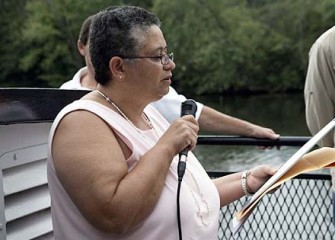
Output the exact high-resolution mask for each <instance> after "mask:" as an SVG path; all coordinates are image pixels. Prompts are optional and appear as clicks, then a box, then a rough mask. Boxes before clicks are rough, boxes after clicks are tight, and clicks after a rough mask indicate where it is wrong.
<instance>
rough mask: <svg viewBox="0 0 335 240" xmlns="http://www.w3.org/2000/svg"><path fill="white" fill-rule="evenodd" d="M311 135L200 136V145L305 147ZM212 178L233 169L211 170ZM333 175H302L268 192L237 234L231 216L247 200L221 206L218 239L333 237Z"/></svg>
mask: <svg viewBox="0 0 335 240" xmlns="http://www.w3.org/2000/svg"><path fill="white" fill-rule="evenodd" d="M309 139H310V137H301V136H283V137H280V138H279V139H278V140H269V139H254V138H246V137H239V136H217V135H211V136H209V135H201V136H199V138H198V144H199V145H241V146H251V145H254V146H292V147H296V146H303V145H304V144H305V143H306V142H307V141H308V140H309ZM207 173H208V174H209V176H210V177H211V178H217V177H221V176H224V175H227V174H231V173H232V172H222V171H208V172H207ZM331 192H332V191H331V176H330V175H329V174H318V173H307V174H300V175H298V176H296V177H295V178H293V179H291V180H289V181H287V182H285V183H284V184H283V185H282V186H281V187H280V189H279V190H277V191H276V192H275V193H273V194H268V195H265V196H264V197H263V198H262V200H261V201H260V203H259V204H258V205H257V207H256V208H255V209H254V211H253V212H252V214H251V215H250V217H249V218H248V219H247V221H246V222H245V224H244V225H243V227H242V228H241V230H240V231H239V232H237V233H236V234H235V235H234V234H233V231H232V219H233V217H234V215H235V214H236V212H237V211H238V210H240V209H241V208H242V206H243V205H244V204H245V203H246V202H247V201H248V197H243V198H241V199H239V200H237V201H235V202H233V203H231V204H229V205H228V206H225V207H223V208H221V214H220V220H219V222H220V225H219V231H218V239H248V240H249V239H255V240H260V239H264V240H268V239H276V240H281V239H282V240H287V239H329V240H330V239H333V238H334V237H335V231H334V225H333V223H332V218H333V216H332V194H331Z"/></svg>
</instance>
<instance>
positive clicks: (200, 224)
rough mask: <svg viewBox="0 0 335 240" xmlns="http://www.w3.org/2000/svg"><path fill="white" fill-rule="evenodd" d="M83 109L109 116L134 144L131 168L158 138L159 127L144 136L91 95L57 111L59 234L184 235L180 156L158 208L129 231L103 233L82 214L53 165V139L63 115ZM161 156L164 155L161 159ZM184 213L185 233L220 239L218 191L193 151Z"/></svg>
mask: <svg viewBox="0 0 335 240" xmlns="http://www.w3.org/2000/svg"><path fill="white" fill-rule="evenodd" d="M78 109H82V110H87V111H90V112H93V113H95V114H96V115H97V116H99V117H101V118H102V119H103V120H105V121H106V122H107V123H108V124H109V125H110V126H111V127H112V128H113V129H114V130H115V132H116V134H117V135H118V136H120V138H121V139H123V141H124V142H125V143H126V144H127V146H128V147H129V148H130V149H131V150H132V153H133V154H132V155H131V156H130V158H129V159H127V160H126V161H127V164H128V171H131V169H132V168H133V167H134V166H135V165H136V163H137V162H138V161H139V160H140V158H141V156H142V155H143V154H144V153H145V152H146V151H148V150H149V149H150V148H151V147H152V146H153V145H154V143H155V142H156V141H157V139H156V138H157V137H155V135H154V134H152V131H153V130H148V131H143V134H144V135H145V137H146V138H148V139H149V138H150V140H148V139H143V138H144V136H143V135H142V134H140V133H139V132H138V131H137V130H136V129H134V127H133V126H131V125H130V124H129V122H127V121H126V120H125V119H124V118H123V117H121V116H120V115H119V114H118V113H116V112H114V111H112V110H111V109H109V108H107V107H106V106H104V105H102V104H99V103H97V102H94V101H90V100H78V101H75V102H73V103H72V104H70V105H68V106H67V107H65V108H64V109H63V110H62V111H61V112H60V113H59V114H58V116H57V117H56V119H55V121H54V123H53V125H52V128H51V131H50V136H49V148H48V165H47V170H48V182H49V190H50V195H51V213H52V221H53V229H54V237H55V240H67V239H71V240H85V239H87V240H100V239H117V240H125V239H127V240H139V239H144V240H157V239H171V240H176V239H178V225H177V206H176V205H177V204H176V196H177V186H178V177H177V164H178V156H176V157H174V159H173V161H172V163H171V166H170V170H169V173H168V175H167V178H166V181H165V185H164V188H163V191H162V193H161V196H160V199H159V201H158V202H157V205H156V207H155V208H154V210H153V212H152V213H151V214H150V215H149V216H148V218H147V219H146V220H144V221H143V223H142V224H140V226H139V227H138V228H137V229H135V230H133V231H132V232H128V233H126V234H120V235H118V234H107V233H103V232H101V231H99V230H97V229H96V228H94V227H93V226H92V225H90V224H89V223H88V222H87V221H86V219H85V218H84V217H83V216H82V215H81V213H80V212H79V210H78V209H77V207H76V206H75V205H74V203H73V202H72V201H71V199H70V197H69V195H68V194H67V193H66V191H65V189H64V188H63V186H62V185H61V183H60V181H59V179H58V177H57V175H56V172H55V169H54V165H53V159H52V155H51V145H52V140H53V135H54V132H55V129H56V128H57V125H58V123H59V122H60V120H61V119H62V118H63V117H64V116H65V115H66V114H67V113H69V112H72V111H75V110H78ZM145 113H146V115H147V116H148V117H149V119H150V120H151V122H152V124H153V127H154V129H155V130H156V132H157V133H158V135H159V136H161V135H162V134H163V132H164V131H165V130H166V129H167V128H168V126H169V124H168V122H167V121H166V120H165V119H164V118H163V117H162V116H161V115H160V114H159V113H158V112H157V111H156V110H155V109H154V108H153V107H151V106H150V105H149V106H147V107H146V109H145ZM157 160H158V161H159V159H157ZM181 185H182V187H181V193H180V214H181V225H182V233H183V239H185V240H188V239H201V240H203V239H206V240H211V239H213V240H214V239H217V232H218V227H219V223H218V217H219V210H220V200H219V194H218V191H217V189H216V187H215V185H214V183H213V182H212V180H211V179H210V178H209V177H208V175H207V173H206V171H205V170H204V169H203V167H202V166H201V164H200V163H199V162H198V160H197V159H196V157H195V156H194V155H193V154H192V152H189V154H188V160H187V166H186V172H185V175H184V178H183V181H182V183H181Z"/></svg>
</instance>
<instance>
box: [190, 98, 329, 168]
mask: <svg viewBox="0 0 335 240" xmlns="http://www.w3.org/2000/svg"><path fill="white" fill-rule="evenodd" d="M197 100H198V101H201V102H202V103H204V104H206V105H208V106H211V107H214V108H216V109H218V110H220V111H222V112H224V113H226V114H229V115H231V116H234V117H238V118H241V119H244V120H247V121H250V122H253V123H256V124H259V125H262V126H266V127H270V128H272V129H274V130H275V131H276V132H277V133H279V134H281V135H282V136H310V133H309V131H308V128H307V126H306V122H305V113H304V108H305V105H304V101H303V95H302V94H284V95H257V96H235V97H231V96H221V97H203V98H201V99H197ZM200 134H206V133H204V132H201V133H200ZM211 134H212V133H211ZM298 149H299V148H298V147H287V146H282V147H281V148H280V150H278V149H276V148H273V149H266V150H261V149H259V148H257V147H256V146H208V145H204V146H201V145H198V146H197V147H196V149H195V150H194V153H195V154H196V155H197V157H198V159H199V161H200V162H201V163H202V164H203V166H204V167H205V169H206V170H222V171H240V170H244V169H248V168H251V167H253V166H256V165H259V164H270V165H272V166H280V165H282V164H283V163H284V162H285V161H287V160H288V159H289V158H290V157H291V156H292V155H293V154H294V153H295V152H296V151H297V150H298ZM320 172H328V171H327V170H324V171H320Z"/></svg>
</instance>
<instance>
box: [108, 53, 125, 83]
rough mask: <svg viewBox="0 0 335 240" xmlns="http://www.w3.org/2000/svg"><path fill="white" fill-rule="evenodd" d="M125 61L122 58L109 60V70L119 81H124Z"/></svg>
mask: <svg viewBox="0 0 335 240" xmlns="http://www.w3.org/2000/svg"><path fill="white" fill-rule="evenodd" d="M123 64H124V61H123V59H122V58H120V57H117V56H115V57H112V58H111V59H110V60H109V70H110V71H111V73H112V75H113V76H115V77H116V79H118V80H122V79H123V76H124V74H125V73H124V65H123Z"/></svg>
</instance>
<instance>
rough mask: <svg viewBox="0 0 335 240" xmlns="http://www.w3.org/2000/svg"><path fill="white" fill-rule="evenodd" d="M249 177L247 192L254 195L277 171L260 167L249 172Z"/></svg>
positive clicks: (264, 166)
mask: <svg viewBox="0 0 335 240" xmlns="http://www.w3.org/2000/svg"><path fill="white" fill-rule="evenodd" d="M249 172H250V175H249V176H248V177H247V190H248V192H249V193H255V192H257V190H258V189H260V187H261V186H263V184H264V183H265V182H266V181H267V180H268V179H269V178H270V177H271V176H272V175H274V174H275V173H276V172H277V169H275V168H273V167H271V166H268V165H260V166H257V167H254V168H252V169H251V170H249Z"/></svg>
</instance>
